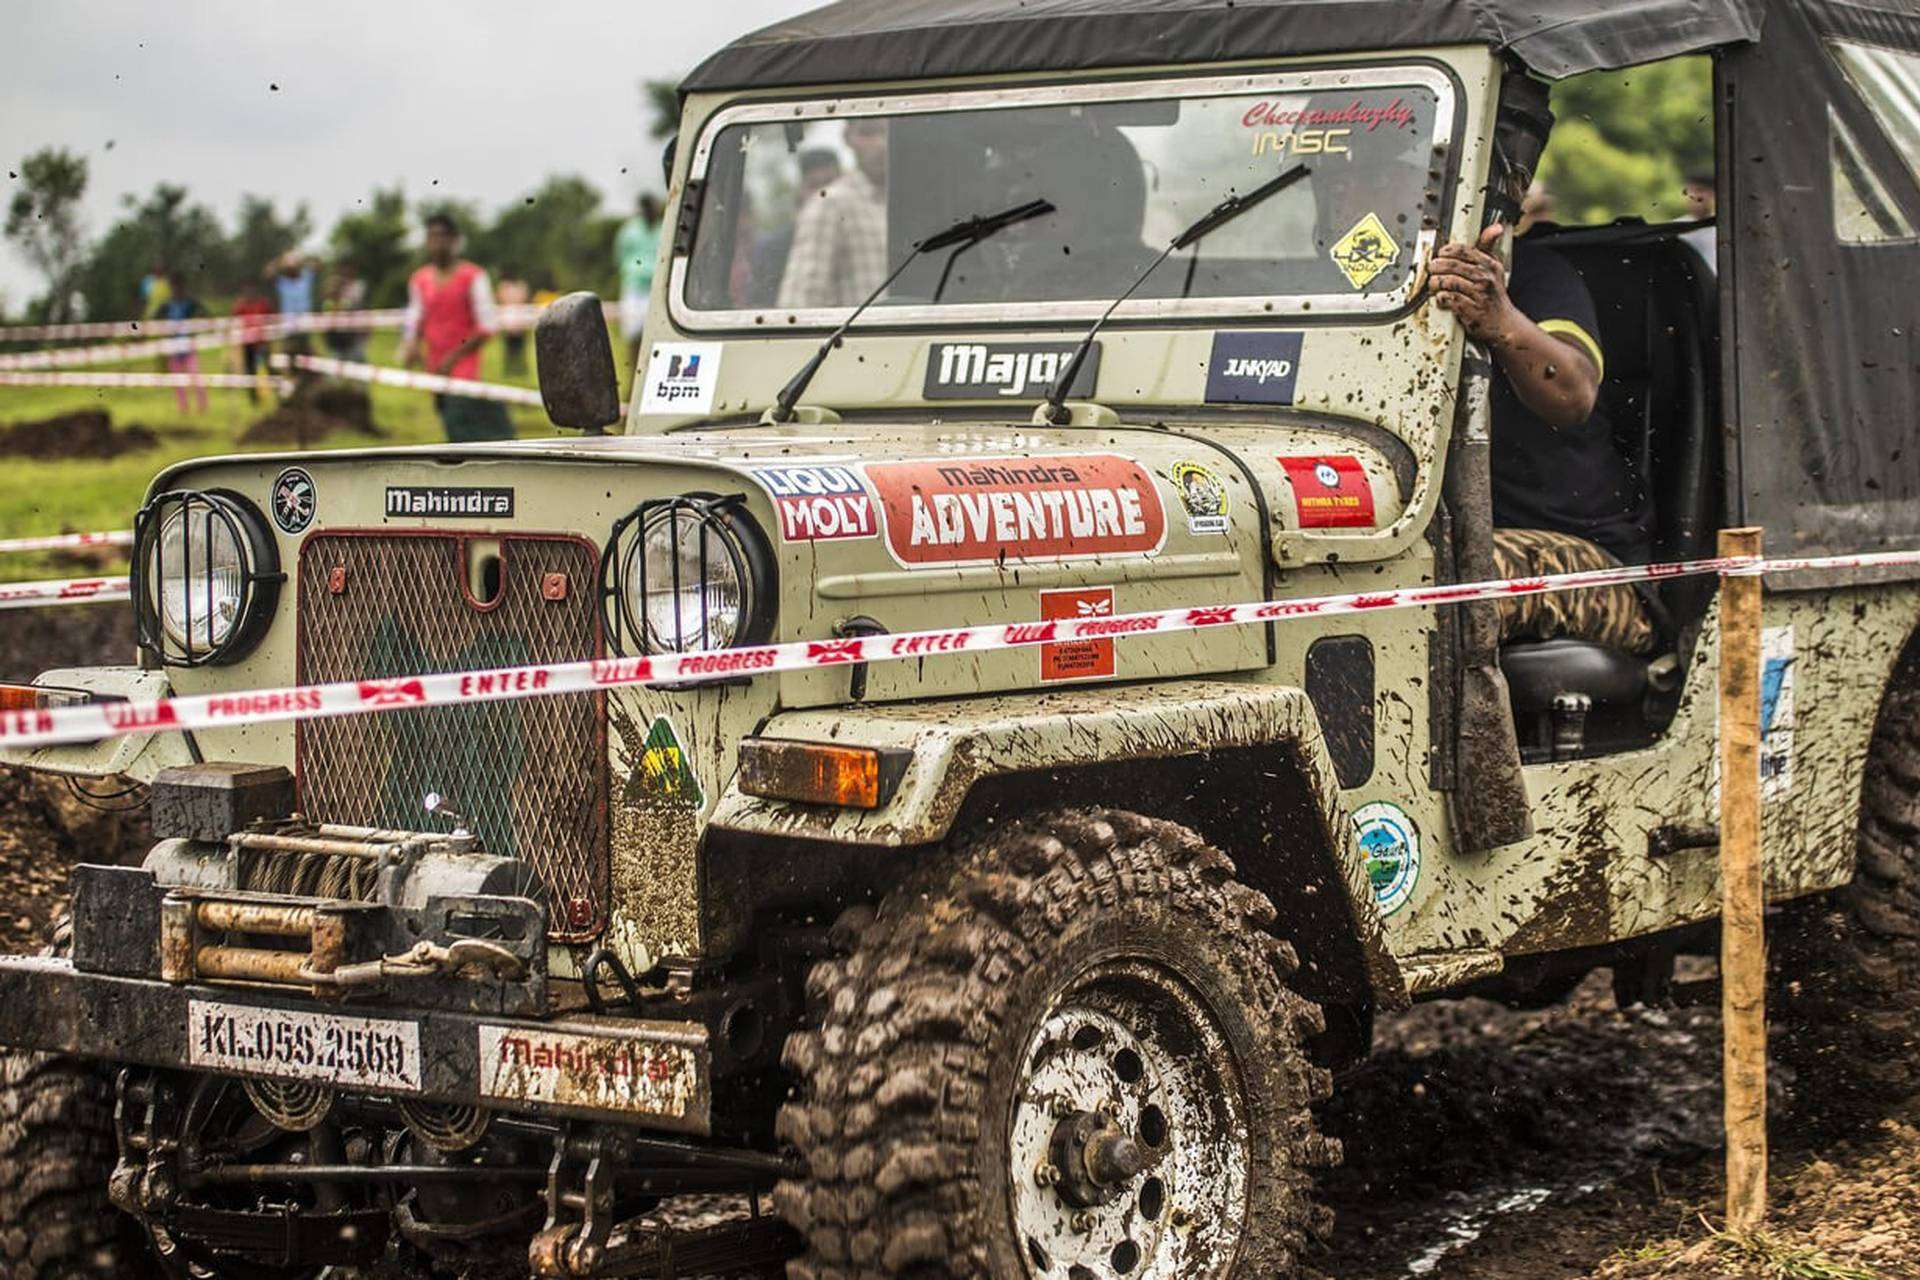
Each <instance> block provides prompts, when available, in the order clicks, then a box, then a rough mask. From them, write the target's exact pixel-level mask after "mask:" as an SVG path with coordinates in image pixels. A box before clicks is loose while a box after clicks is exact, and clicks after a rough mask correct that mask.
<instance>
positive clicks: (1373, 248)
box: [1329, 213, 1400, 289]
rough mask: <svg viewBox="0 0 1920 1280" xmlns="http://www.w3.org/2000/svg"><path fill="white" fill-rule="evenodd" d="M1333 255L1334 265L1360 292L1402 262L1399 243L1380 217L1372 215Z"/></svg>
mask: <svg viewBox="0 0 1920 1280" xmlns="http://www.w3.org/2000/svg"><path fill="white" fill-rule="evenodd" d="M1329 252H1331V253H1332V255H1333V265H1334V266H1336V267H1339V268H1340V274H1341V275H1343V276H1345V277H1346V278H1347V280H1348V282H1349V283H1351V284H1352V285H1353V287H1354V288H1356V289H1364V288H1366V287H1367V286H1368V285H1370V284H1372V283H1373V280H1374V277H1375V276H1378V275H1379V274H1380V273H1381V272H1382V271H1385V270H1386V269H1387V268H1388V267H1390V266H1392V265H1393V264H1394V263H1396V262H1398V261H1399V260H1400V245H1399V242H1398V241H1396V240H1395V239H1394V238H1393V233H1392V232H1391V231H1388V230H1387V224H1386V223H1384V222H1382V221H1380V218H1379V215H1377V214H1372V213H1370V214H1368V215H1367V216H1366V217H1364V218H1362V219H1360V221H1358V222H1356V223H1354V224H1353V229H1352V230H1351V231H1349V232H1347V234H1345V235H1343V236H1341V237H1340V239H1339V240H1338V241H1336V242H1335V243H1334V246H1333V248H1332V249H1331V250H1330V251H1329Z"/></svg>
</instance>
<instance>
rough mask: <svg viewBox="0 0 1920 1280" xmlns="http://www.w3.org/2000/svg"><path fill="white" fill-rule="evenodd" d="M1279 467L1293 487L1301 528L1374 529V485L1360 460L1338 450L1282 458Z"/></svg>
mask: <svg viewBox="0 0 1920 1280" xmlns="http://www.w3.org/2000/svg"><path fill="white" fill-rule="evenodd" d="M1280 466H1281V467H1282V468H1283V469H1284V470H1285V471H1286V473H1287V481H1288V483H1290V484H1291V485H1292V486H1293V509H1294V512H1295V514H1296V515H1298V517H1299V527H1300V528H1302V529H1371V528H1373V486H1372V485H1371V484H1369V483H1368V482H1367V472H1366V469H1365V468H1364V467H1362V466H1361V465H1360V459H1358V458H1356V457H1354V456H1352V455H1351V454H1345V453H1339V454H1333V455H1331V456H1328V457H1321V458H1282V459H1280Z"/></svg>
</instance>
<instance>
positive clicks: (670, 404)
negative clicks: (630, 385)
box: [640, 342, 726, 414]
mask: <svg viewBox="0 0 1920 1280" xmlns="http://www.w3.org/2000/svg"><path fill="white" fill-rule="evenodd" d="M725 349H726V348H725V347H723V346H722V345H721V344H720V343H718V342H656V343H654V344H653V352H652V354H650V355H649V356H648V357H647V379H646V385H645V386H644V387H643V388H642V390H641V394H640V412H642V413H674V414H683V413H711V412H712V411H713V393H714V391H715V390H716V389H717V388H718V387H719V386H720V356H721V353H722V352H724V351H725Z"/></svg>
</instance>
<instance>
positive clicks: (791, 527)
mask: <svg viewBox="0 0 1920 1280" xmlns="http://www.w3.org/2000/svg"><path fill="white" fill-rule="evenodd" d="M753 476H754V479H756V480H758V481H759V482H760V483H761V484H763V485H765V486H766V489H767V492H768V493H770V494H772V495H773V505H774V508H775V509H776V510H777V511H779V513H780V540H781V541H782V542H836V541H839V540H841V539H845V538H871V537H873V536H874V535H876V534H878V533H879V532H880V522H879V518H878V516H876V515H875V513H874V509H873V495H872V494H870V493H868V492H867V486H866V483H865V482H864V481H862V480H861V479H860V476H859V473H857V472H856V471H854V469H853V468H852V467H820V466H809V467H755V468H754V469H753Z"/></svg>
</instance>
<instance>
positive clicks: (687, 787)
mask: <svg viewBox="0 0 1920 1280" xmlns="http://www.w3.org/2000/svg"><path fill="white" fill-rule="evenodd" d="M640 777H641V781H642V782H643V784H644V785H645V786H646V788H647V789H648V790H649V791H652V792H653V793H654V794H655V795H658V796H660V797H661V798H663V799H666V800H669V801H672V802H673V803H675V804H680V805H685V806H686V807H687V808H690V809H698V808H700V807H701V806H702V805H704V804H705V803H706V795H705V793H704V792H702V791H701V790H700V779H699V778H697V777H695V776H694V773H693V766H692V765H691V764H690V763H689V762H688V760H687V752H686V749H685V748H684V747H682V746H681V745H680V736H679V735H678V734H676V733H675V732H674V731H673V722H672V721H671V720H668V719H667V718H666V717H665V716H657V717H655V718H654V722H653V728H651V729H649V730H647V745H646V747H645V749H643V750H642V751H641V753H640Z"/></svg>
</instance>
